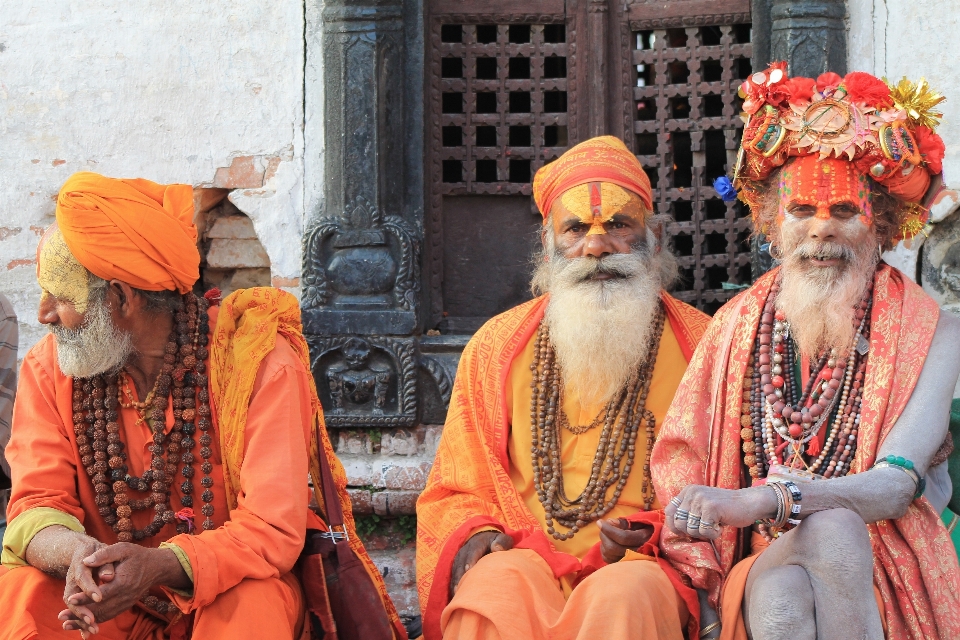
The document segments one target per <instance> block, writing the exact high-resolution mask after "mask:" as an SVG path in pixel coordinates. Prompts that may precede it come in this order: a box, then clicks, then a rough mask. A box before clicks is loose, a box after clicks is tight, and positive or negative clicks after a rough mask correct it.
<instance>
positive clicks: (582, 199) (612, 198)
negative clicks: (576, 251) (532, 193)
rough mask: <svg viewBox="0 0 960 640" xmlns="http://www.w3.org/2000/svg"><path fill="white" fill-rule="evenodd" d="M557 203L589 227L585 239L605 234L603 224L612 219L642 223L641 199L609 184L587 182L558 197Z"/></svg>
mask: <svg viewBox="0 0 960 640" xmlns="http://www.w3.org/2000/svg"><path fill="white" fill-rule="evenodd" d="M560 203H561V204H562V205H563V207H564V208H565V209H566V210H567V211H568V212H570V213H572V214H573V215H575V216H577V217H578V218H580V220H582V221H583V222H584V224H588V225H590V229H589V230H588V231H587V235H588V236H590V235H599V234H604V233H606V232H607V230H606V229H605V228H604V226H603V225H604V224H606V223H607V222H609V221H610V220H611V219H612V218H613V216H615V215H618V214H619V215H626V216H629V217H631V218H637V219H639V220H641V221H643V219H644V210H643V203H642V202H641V200H640V196H638V195H637V194H635V193H633V192H632V191H628V190H627V189H624V188H623V187H621V186H619V185H616V184H613V183H610V182H590V183H588V184H581V185H578V186H576V187H572V188H571V189H568V190H566V191H564V192H563V194H562V195H561V196H560Z"/></svg>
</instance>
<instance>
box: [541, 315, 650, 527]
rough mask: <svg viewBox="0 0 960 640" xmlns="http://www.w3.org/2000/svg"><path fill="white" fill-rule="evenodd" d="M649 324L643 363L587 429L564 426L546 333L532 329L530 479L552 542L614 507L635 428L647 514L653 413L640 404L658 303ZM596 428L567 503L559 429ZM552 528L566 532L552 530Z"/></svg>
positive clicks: (633, 449)
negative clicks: (583, 475)
mask: <svg viewBox="0 0 960 640" xmlns="http://www.w3.org/2000/svg"><path fill="white" fill-rule="evenodd" d="M653 322H654V324H653V330H652V331H651V335H650V344H649V347H648V351H647V358H646V360H645V361H644V362H643V363H642V364H641V365H640V367H639V369H638V370H637V372H636V373H635V374H634V375H632V376H631V377H630V380H629V381H628V382H627V384H626V385H625V386H624V387H623V389H621V390H620V391H619V392H618V393H617V394H616V395H615V396H614V397H613V399H612V400H611V401H610V402H609V403H608V404H607V406H606V409H605V410H604V411H603V412H602V413H601V414H600V416H598V418H597V419H596V420H594V421H593V422H592V423H591V424H590V425H587V426H581V427H570V426H569V424H568V422H567V419H566V415H565V414H564V412H563V392H562V383H561V376H560V367H559V364H558V363H557V360H556V353H555V352H554V349H553V346H552V345H551V343H550V332H549V329H548V328H547V326H546V324H545V323H541V325H540V328H539V329H538V331H537V335H536V338H535V343H534V344H535V347H534V352H533V363H532V364H531V365H530V370H531V371H532V372H533V380H532V381H531V383H530V387H531V392H532V393H531V398H530V431H531V434H530V435H531V439H532V443H533V446H532V447H531V455H532V460H533V478H534V487H535V489H536V491H537V497H538V499H539V500H540V504H541V505H543V511H544V514H545V522H546V526H547V533H549V534H550V535H551V536H553V538H554V539H556V540H569V539H570V538H572V537H573V536H574V535H576V534H577V532H578V531H580V530H581V529H582V528H583V527H584V526H585V525H586V524H588V523H590V522H593V521H595V520H599V519H600V518H602V517H603V516H604V515H606V514H607V513H608V512H609V511H610V510H611V509H613V507H614V506H616V504H617V501H618V500H619V499H620V494H621V493H622V492H623V487H624V485H626V483H627V479H628V478H629V476H630V471H631V469H632V468H633V463H634V457H635V455H636V449H637V447H636V441H637V433H638V432H639V430H640V426H641V424H643V425H644V426H645V428H646V436H647V446H646V453H645V457H644V462H643V486H642V489H641V493H642V494H643V496H644V508H645V509H646V510H648V511H649V510H650V508H651V507H652V506H653V500H654V495H653V490H652V489H653V487H652V483H651V482H650V453H651V451H652V450H653V444H654V439H655V434H654V427H655V426H656V419H655V418H654V415H653V412H652V411H649V410H648V409H647V408H646V401H647V395H648V393H649V391H650V381H651V379H652V378H653V367H654V364H655V363H656V361H657V350H658V348H659V346H660V336H661V334H662V333H663V322H664V312H663V305H662V304H661V305H659V306H658V308H657V312H656V317H655V318H654V321H653ZM601 424H602V425H603V426H602V431H601V433H600V443H599V445H598V446H597V452H596V454H595V455H594V458H593V466H592V467H591V470H590V479H589V480H588V481H587V486H586V487H585V488H584V490H583V492H582V493H581V494H580V495H579V496H577V497H576V498H574V499H573V500H571V499H569V498H567V496H566V490H565V487H564V483H563V465H562V461H561V456H560V449H561V429H563V428H566V429H568V430H569V431H570V432H571V433H574V434H581V433H586V432H587V431H589V430H590V429H593V428H596V427H599V426H600V425H601ZM610 487H614V490H613V495H612V496H611V497H610V498H609V499H607V498H606V494H607V490H608V489H609V488H610ZM556 525H560V526H562V527H564V528H566V529H568V531H566V532H560V531H557V527H556Z"/></svg>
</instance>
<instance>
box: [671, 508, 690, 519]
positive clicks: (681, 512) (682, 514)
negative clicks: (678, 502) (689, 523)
mask: <svg viewBox="0 0 960 640" xmlns="http://www.w3.org/2000/svg"><path fill="white" fill-rule="evenodd" d="M673 517H674V519H675V520H686V519H687V518H689V517H690V512H689V511H687V510H686V509H677V513H676V514H675V515H674V516H673Z"/></svg>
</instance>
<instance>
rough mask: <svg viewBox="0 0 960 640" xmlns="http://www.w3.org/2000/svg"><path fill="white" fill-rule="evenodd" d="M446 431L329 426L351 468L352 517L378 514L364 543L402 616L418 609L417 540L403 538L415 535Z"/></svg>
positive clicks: (435, 427)
mask: <svg viewBox="0 0 960 640" xmlns="http://www.w3.org/2000/svg"><path fill="white" fill-rule="evenodd" d="M442 429H443V427H442V426H440V425H420V426H418V427H414V428H412V429H383V430H378V429H372V430H362V431H361V430H340V429H331V430H330V438H331V440H332V441H333V445H334V447H335V449H336V451H337V456H338V457H339V458H340V461H341V462H342V463H343V466H344V469H345V470H346V472H347V485H348V489H347V490H348V491H349V493H350V497H351V499H352V500H353V513H354V515H355V516H357V517H358V518H360V519H361V520H363V519H364V518H368V519H374V516H376V519H377V524H376V528H375V530H374V531H373V533H371V534H367V535H364V536H363V538H364V543H365V544H366V546H367V550H368V551H369V552H370V557H371V558H372V559H373V561H374V562H375V563H376V564H377V566H378V567H379V568H380V571H381V573H383V574H384V580H385V581H386V584H387V589H388V590H389V592H390V596H391V597H392V598H393V601H394V603H395V604H396V605H397V609H398V610H399V611H400V613H401V615H410V616H413V615H419V613H420V608H419V603H418V600H417V592H416V568H415V565H414V559H415V555H416V544H415V541H414V540H412V539H410V540H404V538H409V537H410V536H411V529H410V526H409V523H410V522H411V521H410V516H414V515H415V514H416V503H417V497H418V496H419V495H420V492H421V491H423V488H424V486H426V482H427V475H428V474H429V473H430V468H431V467H432V466H433V458H434V456H435V455H436V453H437V443H438V441H439V440H440V432H441V431H442ZM368 522H369V520H368ZM400 524H403V525H407V526H406V528H404V527H402V526H400Z"/></svg>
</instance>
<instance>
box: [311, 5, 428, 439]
mask: <svg viewBox="0 0 960 640" xmlns="http://www.w3.org/2000/svg"><path fill="white" fill-rule="evenodd" d="M322 19H323V26H322V47H323V64H324V72H323V118H324V126H325V131H324V147H325V149H324V166H323V177H324V184H325V201H324V204H323V206H322V210H321V211H319V212H318V214H317V215H316V216H315V218H314V219H313V220H311V221H310V223H309V225H308V230H307V233H306V234H305V235H304V246H303V256H304V258H303V259H304V265H303V279H302V286H303V296H302V300H301V306H302V311H303V321H304V329H305V332H306V333H307V336H308V340H309V342H310V345H311V351H312V357H313V374H314V378H315V379H316V382H317V388H318V392H319V394H320V398H321V400H322V401H323V405H324V409H325V412H326V417H327V424H328V425H329V426H333V427H336V426H342V427H361V426H367V427H377V426H407V425H412V424H414V423H415V422H416V417H417V415H416V414H417V407H416V397H415V394H416V379H417V346H416V342H415V339H414V338H413V334H414V333H416V332H417V330H418V325H419V321H418V309H419V305H420V281H419V269H420V245H421V240H422V232H421V231H420V219H419V218H420V216H419V214H418V213H417V212H416V211H412V210H410V209H412V208H413V207H410V206H408V202H407V194H408V189H407V185H406V178H407V175H406V174H407V161H406V155H407V154H406V153H405V144H404V143H405V137H406V136H407V133H408V132H407V126H406V125H407V124H408V122H407V114H406V108H407V105H406V104H405V103H406V98H405V95H404V82H405V78H406V77H407V73H406V72H407V71H408V69H407V64H406V55H407V48H406V46H405V34H404V2H403V0H366V1H365V2H363V3H355V2H349V1H348V0H330V1H328V2H326V3H325V5H324V7H323V14H322ZM414 206H415V205H414Z"/></svg>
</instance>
